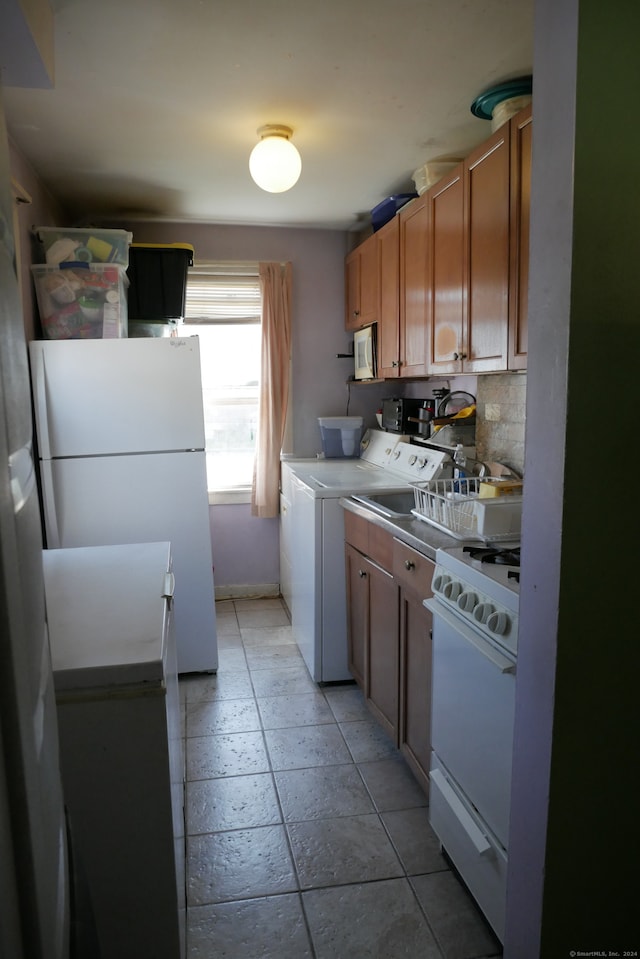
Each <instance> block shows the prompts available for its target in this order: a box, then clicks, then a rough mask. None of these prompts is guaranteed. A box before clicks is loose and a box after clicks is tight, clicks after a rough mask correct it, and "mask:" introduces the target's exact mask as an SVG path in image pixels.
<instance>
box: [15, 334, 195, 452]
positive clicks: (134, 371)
mask: <svg viewBox="0 0 640 959" xmlns="http://www.w3.org/2000/svg"><path fill="white" fill-rule="evenodd" d="M29 354H30V361H31V382H32V390H33V399H34V408H35V415H36V424H37V432H38V447H39V455H40V456H41V457H42V458H44V459H49V458H53V457H60V456H94V455H105V454H107V455H108V454H113V453H144V452H157V451H160V450H162V451H164V450H187V449H204V445H205V440H204V414H203V409H202V386H201V379H200V344H199V340H198V337H197V336H189V337H176V338H171V337H168V338H164V337H139V338H134V339H114V340H49V341H47V340H34V341H32V342H31V343H30V344H29Z"/></svg>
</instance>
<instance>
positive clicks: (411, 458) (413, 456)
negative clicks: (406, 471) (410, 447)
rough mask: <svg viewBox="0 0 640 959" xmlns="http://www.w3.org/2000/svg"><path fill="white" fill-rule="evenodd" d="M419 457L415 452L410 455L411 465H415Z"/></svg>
mask: <svg viewBox="0 0 640 959" xmlns="http://www.w3.org/2000/svg"><path fill="white" fill-rule="evenodd" d="M417 459H418V457H417V456H416V454H415V453H412V454H411V456H410V457H409V460H408V462H409V466H413V464H414V463H415V461H416V460H417Z"/></svg>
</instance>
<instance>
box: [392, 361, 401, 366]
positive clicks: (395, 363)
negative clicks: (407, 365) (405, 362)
mask: <svg viewBox="0 0 640 959" xmlns="http://www.w3.org/2000/svg"><path fill="white" fill-rule="evenodd" d="M391 366H392V367H393V366H400V362H399V361H398V360H392V361H391Z"/></svg>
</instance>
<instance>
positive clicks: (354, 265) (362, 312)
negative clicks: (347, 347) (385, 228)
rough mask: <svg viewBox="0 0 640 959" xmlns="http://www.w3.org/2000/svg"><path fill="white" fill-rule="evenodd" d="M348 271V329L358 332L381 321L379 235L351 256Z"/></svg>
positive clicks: (346, 321)
mask: <svg viewBox="0 0 640 959" xmlns="http://www.w3.org/2000/svg"><path fill="white" fill-rule="evenodd" d="M345 271H346V272H345V284H346V292H347V309H346V317H345V327H346V329H347V330H357V329H359V327H361V326H367V325H368V324H369V323H375V322H376V320H377V319H378V241H377V238H376V235H375V233H374V234H373V235H372V236H370V237H368V238H367V239H366V240H365V241H364V242H363V243H361V244H360V246H358V247H356V249H355V250H353V251H352V252H351V253H350V254H349V255H348V257H347V258H346V261H345Z"/></svg>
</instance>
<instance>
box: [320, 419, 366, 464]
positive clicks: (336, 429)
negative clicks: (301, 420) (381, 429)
mask: <svg viewBox="0 0 640 959" xmlns="http://www.w3.org/2000/svg"><path fill="white" fill-rule="evenodd" d="M362 422H363V420H362V417H361V416H319V417H318V423H319V424H320V435H321V437H322V452H323V453H324V455H325V456H326V457H327V458H338V457H342V458H345V459H353V458H355V457H358V456H360V436H361V434H362Z"/></svg>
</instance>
